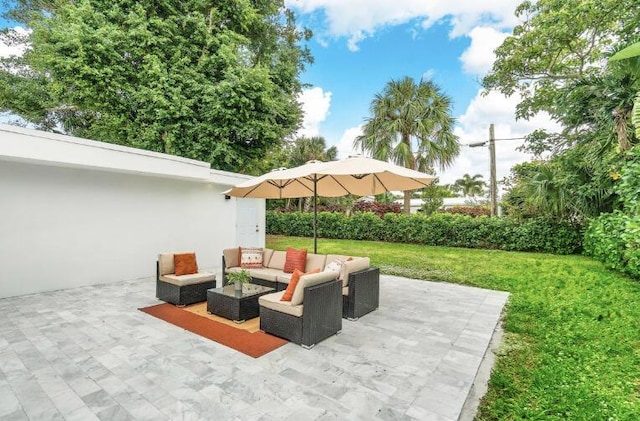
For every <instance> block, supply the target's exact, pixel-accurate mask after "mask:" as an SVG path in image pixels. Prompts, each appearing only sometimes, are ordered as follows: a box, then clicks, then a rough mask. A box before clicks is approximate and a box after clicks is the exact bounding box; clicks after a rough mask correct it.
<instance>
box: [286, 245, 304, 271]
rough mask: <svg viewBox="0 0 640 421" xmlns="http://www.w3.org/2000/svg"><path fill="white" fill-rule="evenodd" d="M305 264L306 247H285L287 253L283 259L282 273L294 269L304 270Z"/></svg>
mask: <svg viewBox="0 0 640 421" xmlns="http://www.w3.org/2000/svg"><path fill="white" fill-rule="evenodd" d="M306 266H307V249H302V250H296V249H292V248H291V247H287V255H286V258H285V260H284V273H293V270H294V269H298V270H299V271H300V272H304V270H305V269H306Z"/></svg>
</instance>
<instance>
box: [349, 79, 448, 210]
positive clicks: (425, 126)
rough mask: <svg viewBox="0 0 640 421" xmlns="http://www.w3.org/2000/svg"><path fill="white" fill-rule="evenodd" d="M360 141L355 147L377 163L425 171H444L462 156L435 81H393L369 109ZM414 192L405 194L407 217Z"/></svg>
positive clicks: (445, 98) (355, 142)
mask: <svg viewBox="0 0 640 421" xmlns="http://www.w3.org/2000/svg"><path fill="white" fill-rule="evenodd" d="M370 111H371V115H372V117H370V118H368V119H366V120H365V125H364V128H363V134H362V136H358V137H357V138H356V140H355V141H354V143H353V145H354V147H355V148H359V149H361V150H362V151H363V152H365V153H369V154H371V155H372V156H373V157H374V158H376V159H380V160H383V161H391V162H393V163H395V164H397V165H402V166H404V167H407V168H411V169H414V170H418V171H423V172H433V166H434V165H435V164H438V165H439V167H440V168H442V169H444V168H446V167H447V166H449V165H450V164H451V163H452V162H453V160H454V159H455V157H456V156H458V153H459V152H460V144H459V143H458V137H457V136H456V135H454V134H453V124H454V119H453V117H451V99H450V98H449V97H448V96H446V95H445V94H443V93H442V92H441V91H440V89H439V88H438V87H437V86H436V85H435V84H434V83H433V82H431V81H425V80H420V83H418V84H416V83H415V82H414V80H413V78H410V77H405V78H403V79H400V80H391V81H390V82H388V83H387V85H386V86H385V88H384V90H383V91H382V92H381V93H378V94H376V96H375V97H374V99H373V101H372V102H371V105H370ZM410 198H411V192H409V191H405V192H404V211H405V213H407V214H408V213H409V204H410Z"/></svg>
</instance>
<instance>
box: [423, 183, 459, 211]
mask: <svg viewBox="0 0 640 421" xmlns="http://www.w3.org/2000/svg"><path fill="white" fill-rule="evenodd" d="M445 197H455V193H453V192H452V191H451V189H450V186H449V185H448V184H445V185H441V184H440V179H439V178H436V179H435V180H433V181H432V182H431V184H429V185H428V186H427V187H425V188H423V189H422V192H421V194H420V198H421V199H422V202H423V204H422V206H421V207H420V213H423V214H425V215H431V214H432V213H434V212H436V211H437V210H438V209H440V208H441V207H442V205H443V204H444V200H443V199H444V198H445Z"/></svg>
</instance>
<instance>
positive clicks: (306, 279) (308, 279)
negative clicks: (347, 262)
mask: <svg viewBox="0 0 640 421" xmlns="http://www.w3.org/2000/svg"><path fill="white" fill-rule="evenodd" d="M336 275H337V274H336V273H335V272H320V273H312V274H311V275H302V276H301V277H300V280H299V281H298V285H296V289H295V290H294V291H293V297H291V305H294V306H295V305H298V304H302V302H303V300H304V289H305V288H306V287H310V286H313V285H318V284H321V283H323V282H327V281H330V280H332V279H336Z"/></svg>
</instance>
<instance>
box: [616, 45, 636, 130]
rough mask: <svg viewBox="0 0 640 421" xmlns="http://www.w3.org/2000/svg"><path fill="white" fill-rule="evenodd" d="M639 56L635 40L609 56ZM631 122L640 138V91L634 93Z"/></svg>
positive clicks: (617, 58)
mask: <svg viewBox="0 0 640 421" xmlns="http://www.w3.org/2000/svg"><path fill="white" fill-rule="evenodd" d="M638 56H640V42H636V43H635V44H632V45H630V46H628V47H626V48H624V49H623V50H620V51H618V52H617V53H616V54H614V55H613V56H612V57H611V60H613V61H615V60H624V59H628V58H632V57H638ZM631 122H632V123H633V125H634V126H635V128H636V137H637V138H640V91H638V92H637V93H636V98H635V101H634V104H633V112H632V114H631Z"/></svg>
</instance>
